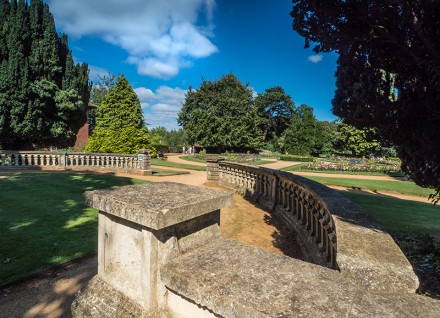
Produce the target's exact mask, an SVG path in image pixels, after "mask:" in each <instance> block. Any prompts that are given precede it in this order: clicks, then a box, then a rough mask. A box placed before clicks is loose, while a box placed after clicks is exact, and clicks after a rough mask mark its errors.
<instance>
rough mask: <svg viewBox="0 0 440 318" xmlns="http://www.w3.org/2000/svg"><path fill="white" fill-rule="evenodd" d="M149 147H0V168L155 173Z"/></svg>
mask: <svg viewBox="0 0 440 318" xmlns="http://www.w3.org/2000/svg"><path fill="white" fill-rule="evenodd" d="M149 167H150V155H149V152H148V150H140V151H139V153H138V154H137V155H130V154H112V153H83V152H46V151H11V150H3V151H0V169H42V170H58V169H59V170H111V171H124V172H132V173H140V174H151V171H150V170H149Z"/></svg>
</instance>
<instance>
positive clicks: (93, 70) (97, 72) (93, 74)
mask: <svg viewBox="0 0 440 318" xmlns="http://www.w3.org/2000/svg"><path fill="white" fill-rule="evenodd" d="M108 72H109V71H108V70H106V69H104V68H102V67H99V66H94V65H89V79H90V80H92V81H99V80H100V79H99V77H100V76H101V77H102V76H104V75H107V74H108Z"/></svg>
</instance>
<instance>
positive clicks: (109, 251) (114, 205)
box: [72, 182, 232, 317]
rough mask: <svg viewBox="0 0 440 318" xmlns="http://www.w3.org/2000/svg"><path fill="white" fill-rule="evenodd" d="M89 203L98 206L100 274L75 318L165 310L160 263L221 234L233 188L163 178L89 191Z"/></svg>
mask: <svg viewBox="0 0 440 318" xmlns="http://www.w3.org/2000/svg"><path fill="white" fill-rule="evenodd" d="M86 202H87V204H88V205H89V206H91V207H94V208H96V209H98V210H99V229H98V274H97V275H96V276H95V277H94V278H92V280H91V281H90V282H89V283H88V285H87V286H86V287H84V288H83V289H82V290H81V291H80V292H79V293H78V294H77V298H76V299H75V301H74V303H73V304H72V315H73V317H146V316H148V315H150V314H152V313H153V314H154V313H155V312H166V295H167V289H166V287H165V285H164V284H163V283H162V281H161V278H160V269H161V267H163V266H164V265H165V264H166V263H167V262H169V261H170V260H172V259H174V258H176V257H177V256H179V255H180V254H182V253H185V252H187V251H190V250H192V249H194V248H197V247H199V246H202V245H204V244H206V243H208V242H210V241H211V240H212V239H217V238H219V237H220V227H219V224H220V208H222V207H225V206H227V205H230V204H232V193H227V192H222V191H217V190H212V189H206V188H201V187H196V186H189V185H184V184H179V183H172V182H160V183H151V184H142V185H134V186H126V187H121V188H117V189H111V190H97V191H93V192H86Z"/></svg>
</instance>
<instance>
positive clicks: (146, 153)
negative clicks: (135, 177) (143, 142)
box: [137, 149, 152, 176]
mask: <svg viewBox="0 0 440 318" xmlns="http://www.w3.org/2000/svg"><path fill="white" fill-rule="evenodd" d="M137 156H138V157H137V159H138V162H139V172H138V173H139V174H140V175H143V176H146V175H151V174H152V171H151V168H150V164H151V156H150V150H148V149H140V150H138V155H137Z"/></svg>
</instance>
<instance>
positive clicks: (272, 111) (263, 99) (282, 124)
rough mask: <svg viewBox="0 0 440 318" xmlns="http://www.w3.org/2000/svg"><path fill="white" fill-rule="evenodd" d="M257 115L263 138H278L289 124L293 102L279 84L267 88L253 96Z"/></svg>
mask: <svg viewBox="0 0 440 318" xmlns="http://www.w3.org/2000/svg"><path fill="white" fill-rule="evenodd" d="M255 106H256V107H257V111H258V115H259V116H260V118H261V119H262V122H261V130H262V131H263V140H264V141H268V140H270V139H278V138H280V137H281V135H282V134H283V133H284V131H285V130H286V128H287V127H288V126H289V123H290V118H291V117H292V114H293V112H294V103H293V101H292V99H291V98H290V96H289V95H287V94H286V92H285V91H284V89H283V88H282V87H280V86H275V87H272V88H268V89H266V90H265V91H264V93H262V94H258V96H257V98H255Z"/></svg>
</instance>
